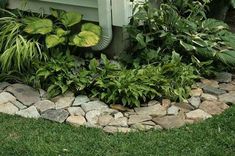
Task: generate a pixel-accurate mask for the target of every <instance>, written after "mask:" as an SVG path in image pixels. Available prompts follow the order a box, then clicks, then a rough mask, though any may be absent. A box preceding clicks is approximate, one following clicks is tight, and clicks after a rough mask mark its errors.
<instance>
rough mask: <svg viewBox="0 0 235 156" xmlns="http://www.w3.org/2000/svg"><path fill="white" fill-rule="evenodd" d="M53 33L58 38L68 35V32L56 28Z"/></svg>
mask: <svg viewBox="0 0 235 156" xmlns="http://www.w3.org/2000/svg"><path fill="white" fill-rule="evenodd" d="M55 32H56V35H57V36H59V37H62V36H65V35H68V34H69V33H70V31H65V30H64V29H62V28H57V29H56V30H55Z"/></svg>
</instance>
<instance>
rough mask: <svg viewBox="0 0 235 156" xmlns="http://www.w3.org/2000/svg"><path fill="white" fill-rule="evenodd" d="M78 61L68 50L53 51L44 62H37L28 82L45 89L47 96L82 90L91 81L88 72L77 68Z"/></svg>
mask: <svg viewBox="0 0 235 156" xmlns="http://www.w3.org/2000/svg"><path fill="white" fill-rule="evenodd" d="M78 65H79V63H78V62H77V61H76V60H75V58H74V57H73V56H72V55H70V54H69V53H68V52H67V53H66V54H63V53H61V52H60V53H58V52H57V53H55V54H54V55H52V57H50V58H49V59H48V61H46V62H38V63H37V65H35V66H37V67H38V68H37V71H36V74H35V75H33V76H31V78H30V80H29V83H31V84H32V85H33V86H34V87H36V88H43V89H46V90H47V92H48V94H49V97H54V96H56V95H59V94H64V93H65V92H66V91H68V90H71V91H74V92H75V93H76V92H78V91H82V90H84V89H85V88H86V87H87V86H88V85H89V84H90V82H91V78H90V77H89V74H90V72H89V71H87V70H83V69H82V68H79V66H78Z"/></svg>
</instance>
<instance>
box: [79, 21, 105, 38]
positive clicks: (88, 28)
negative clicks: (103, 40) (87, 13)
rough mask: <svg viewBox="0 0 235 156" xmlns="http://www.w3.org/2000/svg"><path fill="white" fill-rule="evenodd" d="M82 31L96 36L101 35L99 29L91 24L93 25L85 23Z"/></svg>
mask: <svg viewBox="0 0 235 156" xmlns="http://www.w3.org/2000/svg"><path fill="white" fill-rule="evenodd" d="M81 30H82V31H90V32H93V33H95V34H96V35H97V36H100V35H101V27H100V26H98V25H96V24H93V23H86V24H83V25H82V29H81Z"/></svg>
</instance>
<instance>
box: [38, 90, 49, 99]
mask: <svg viewBox="0 0 235 156" xmlns="http://www.w3.org/2000/svg"><path fill="white" fill-rule="evenodd" d="M39 94H40V97H41V98H46V97H47V92H46V91H45V90H43V89H39Z"/></svg>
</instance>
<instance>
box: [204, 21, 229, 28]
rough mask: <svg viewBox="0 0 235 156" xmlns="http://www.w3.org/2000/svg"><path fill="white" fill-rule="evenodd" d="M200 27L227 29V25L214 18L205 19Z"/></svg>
mask: <svg viewBox="0 0 235 156" xmlns="http://www.w3.org/2000/svg"><path fill="white" fill-rule="evenodd" d="M202 28H203V29H205V30H210V31H211V30H213V31H219V30H223V29H229V26H228V25H227V24H225V23H224V22H222V21H219V20H216V19H207V20H205V21H203V22H202Z"/></svg>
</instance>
